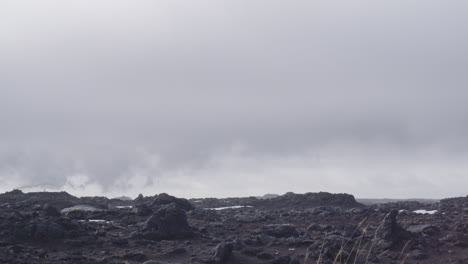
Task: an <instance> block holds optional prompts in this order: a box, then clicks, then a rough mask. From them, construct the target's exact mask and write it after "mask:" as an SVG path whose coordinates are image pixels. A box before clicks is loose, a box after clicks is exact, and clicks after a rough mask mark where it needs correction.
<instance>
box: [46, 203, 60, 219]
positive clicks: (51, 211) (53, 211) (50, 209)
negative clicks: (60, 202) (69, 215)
mask: <svg viewBox="0 0 468 264" xmlns="http://www.w3.org/2000/svg"><path fill="white" fill-rule="evenodd" d="M42 210H43V211H44V213H45V215H47V216H60V215H61V214H60V211H59V209H57V208H56V207H54V206H52V205H50V204H45V205H44V208H43V209H42Z"/></svg>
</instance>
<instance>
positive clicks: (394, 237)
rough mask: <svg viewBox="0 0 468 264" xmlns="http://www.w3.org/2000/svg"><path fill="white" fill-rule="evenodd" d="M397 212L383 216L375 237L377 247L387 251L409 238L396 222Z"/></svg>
mask: <svg viewBox="0 0 468 264" xmlns="http://www.w3.org/2000/svg"><path fill="white" fill-rule="evenodd" d="M397 215H398V211H396V210H392V211H390V212H389V213H388V214H386V215H385V218H384V219H383V221H382V223H381V224H380V226H379V227H378V228H377V230H376V233H375V237H376V239H377V246H379V247H380V248H383V249H388V248H391V247H392V246H394V245H395V244H397V243H398V242H400V241H403V240H408V239H410V238H411V233H410V232H408V231H406V230H405V229H404V228H403V227H402V226H400V224H398V222H397V220H396V216H397Z"/></svg>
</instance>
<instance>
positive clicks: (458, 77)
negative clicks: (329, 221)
mask: <svg viewBox="0 0 468 264" xmlns="http://www.w3.org/2000/svg"><path fill="white" fill-rule="evenodd" d="M467 9H468V4H465V3H461V2H456V1H453V2H452V1H449V2H440V1H422V0H421V1H412V2H411V3H409V2H407V1H391V3H390V2H389V3H381V2H375V1H351V2H347V3H333V2H330V1H323V2H322V3H320V2H317V1H313V2H308V1H288V3H285V2H284V1H271V0H270V1H239V0H237V1H174V0H171V1H143V0H141V1H121V0H117V1H110V0H101V1H87V0H82V1H52V0H43V1H16V0H15V1H3V2H2V3H1V4H0V39H2V41H1V42H0V124H1V126H0V191H7V190H11V189H13V188H23V189H26V190H43V189H47V190H67V191H69V192H71V193H73V194H76V195H101V194H102V195H109V196H114V195H115V196H120V195H132V196H135V195H137V194H138V193H145V194H154V193H159V192H168V193H171V194H175V195H178V196H184V197H201V196H243V195H260V194H263V193H272V192H275V193H284V192H286V191H296V192H307V191H330V192H348V193H352V194H355V195H356V196H358V197H395V198H404V197H427V198H433V197H434V198H440V197H448V196H457V195H466V190H464V189H463V188H462V186H466V185H467V184H468V177H467V175H466V174H467V173H468V167H467V165H466V160H467V159H466V158H467V156H468V137H467V135H468V118H467V116H468V106H467V105H466V103H465V100H466V98H467V96H468V90H467V89H466V87H465V86H466V84H467V83H468V75H467V74H466V72H465V71H466V69H467V68H468V48H467V47H468V33H467V32H468V21H467V20H468V18H466V16H465V14H466V11H467Z"/></svg>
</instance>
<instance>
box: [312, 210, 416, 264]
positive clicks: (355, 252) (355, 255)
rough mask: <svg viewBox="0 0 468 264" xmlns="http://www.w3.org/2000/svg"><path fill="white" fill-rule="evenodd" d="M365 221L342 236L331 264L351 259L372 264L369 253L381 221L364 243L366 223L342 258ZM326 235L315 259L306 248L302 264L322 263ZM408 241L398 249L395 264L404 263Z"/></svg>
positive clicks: (346, 262) (366, 231) (364, 263)
mask: <svg viewBox="0 0 468 264" xmlns="http://www.w3.org/2000/svg"><path fill="white" fill-rule="evenodd" d="M366 221H367V218H364V219H363V220H362V221H361V222H360V223H359V225H358V226H357V227H356V228H355V230H354V231H353V232H352V234H351V235H350V236H349V237H348V238H347V239H344V238H343V241H342V243H341V245H340V248H339V250H338V252H337V253H336V255H335V257H334V259H333V264H351V261H353V262H352V264H372V261H371V260H370V259H371V255H372V251H373V250H374V248H375V246H376V244H377V240H378V239H377V233H378V232H379V231H380V229H382V227H383V221H382V222H381V223H380V225H379V226H378V227H377V229H376V230H375V231H374V234H373V238H372V240H371V241H367V242H365V243H364V238H365V237H366V235H368V233H369V226H370V224H367V225H366V226H365V227H364V228H363V231H362V233H361V235H360V236H359V237H357V239H355V240H354V243H353V246H352V248H351V251H350V252H349V255H348V256H347V257H346V258H344V252H345V249H346V247H347V246H348V244H349V243H350V242H351V241H353V237H354V235H355V234H356V232H357V231H358V230H360V228H361V227H362V226H363V225H364V223H365V222H366ZM327 235H328V233H325V236H324V238H323V240H322V244H321V246H320V251H319V255H318V257H317V259H316V260H313V259H312V257H313V255H312V252H311V251H310V250H309V249H307V251H306V254H305V257H304V264H312V263H315V264H323V263H324V248H325V245H326V237H327ZM409 242H410V241H407V242H406V244H405V245H404V247H403V248H402V250H401V251H400V254H399V257H398V259H397V260H396V262H395V264H404V263H405V261H406V259H407V257H408V254H404V253H405V250H406V248H407V246H408V244H409ZM388 252H389V250H386V251H384V252H382V253H380V254H379V255H377V257H381V256H384V255H386V254H387V253H388ZM364 257H365V259H363V258H364ZM360 260H362V261H363V262H359V261H360Z"/></svg>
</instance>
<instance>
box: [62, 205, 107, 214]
mask: <svg viewBox="0 0 468 264" xmlns="http://www.w3.org/2000/svg"><path fill="white" fill-rule="evenodd" d="M72 211H87V212H96V211H102V210H101V209H98V208H96V207H92V206H89V205H75V206H72V207H68V208H64V209H62V211H61V213H62V214H68V213H69V212H72Z"/></svg>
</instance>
